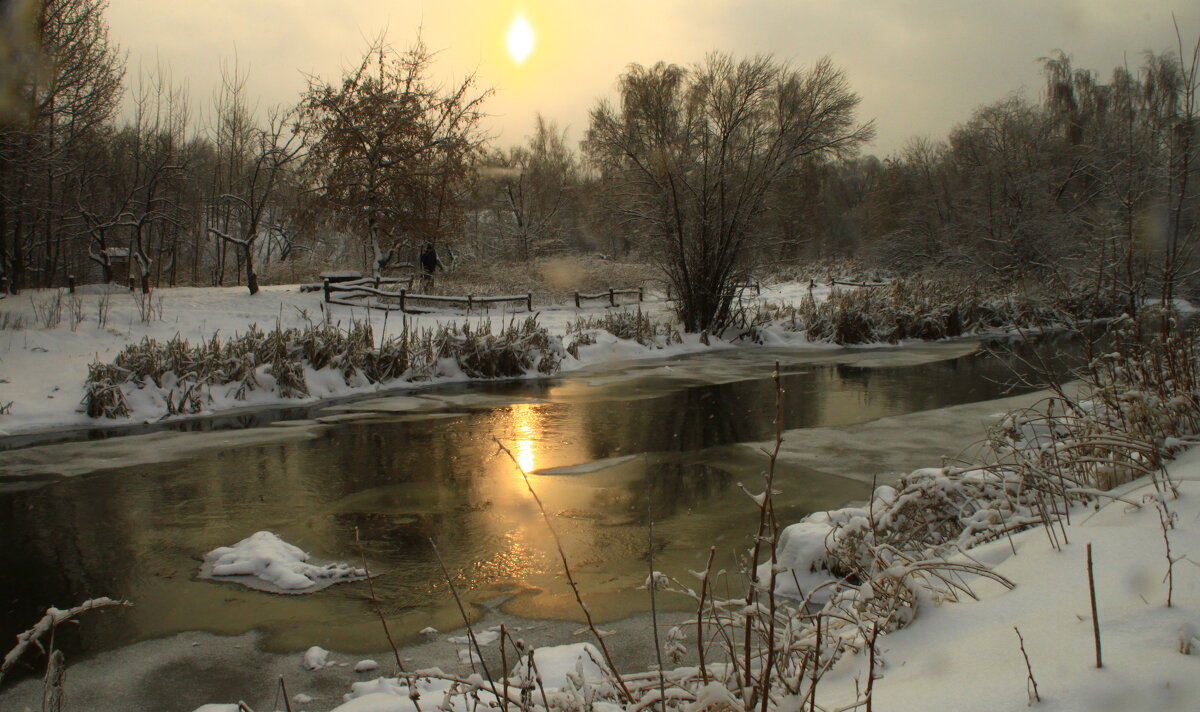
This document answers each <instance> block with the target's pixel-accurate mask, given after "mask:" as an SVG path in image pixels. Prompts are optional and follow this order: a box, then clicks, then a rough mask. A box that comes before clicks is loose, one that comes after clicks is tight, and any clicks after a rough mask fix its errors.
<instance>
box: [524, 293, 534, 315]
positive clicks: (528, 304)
mask: <svg viewBox="0 0 1200 712" xmlns="http://www.w3.org/2000/svg"><path fill="white" fill-rule="evenodd" d="M525 308H526V309H528V310H529V311H533V292H526V293H525Z"/></svg>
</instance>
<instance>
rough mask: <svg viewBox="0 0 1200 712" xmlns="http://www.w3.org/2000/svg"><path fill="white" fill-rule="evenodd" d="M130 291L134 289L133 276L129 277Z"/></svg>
mask: <svg viewBox="0 0 1200 712" xmlns="http://www.w3.org/2000/svg"><path fill="white" fill-rule="evenodd" d="M129 291H131V292H132V291H133V277H130V278H129Z"/></svg>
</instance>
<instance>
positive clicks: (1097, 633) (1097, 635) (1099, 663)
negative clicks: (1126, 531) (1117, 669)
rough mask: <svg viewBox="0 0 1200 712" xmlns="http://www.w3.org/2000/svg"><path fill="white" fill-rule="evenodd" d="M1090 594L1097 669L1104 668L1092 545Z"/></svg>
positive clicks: (1089, 567)
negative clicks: (1101, 654)
mask: <svg viewBox="0 0 1200 712" xmlns="http://www.w3.org/2000/svg"><path fill="white" fill-rule="evenodd" d="M1087 573H1088V593H1089V594H1090V595H1091V599H1092V637H1093V639H1094V640H1095V641H1096V667H1098V668H1102V667H1104V662H1103V660H1102V659H1101V657H1100V617H1099V616H1098V615H1097V613H1096V576H1095V572H1094V570H1093V568H1092V543H1091V542H1090V541H1089V542H1088V545H1087Z"/></svg>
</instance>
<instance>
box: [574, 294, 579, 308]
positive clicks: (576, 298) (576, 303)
mask: <svg viewBox="0 0 1200 712" xmlns="http://www.w3.org/2000/svg"><path fill="white" fill-rule="evenodd" d="M575 308H576V309H578V308H579V292H575Z"/></svg>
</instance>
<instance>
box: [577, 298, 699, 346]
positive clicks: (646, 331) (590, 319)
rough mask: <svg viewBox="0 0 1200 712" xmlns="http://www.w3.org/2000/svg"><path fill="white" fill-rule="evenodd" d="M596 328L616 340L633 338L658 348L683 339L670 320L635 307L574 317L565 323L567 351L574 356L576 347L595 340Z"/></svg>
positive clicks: (587, 344)
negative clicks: (598, 314)
mask: <svg viewBox="0 0 1200 712" xmlns="http://www.w3.org/2000/svg"><path fill="white" fill-rule="evenodd" d="M597 331H607V332H608V333H610V334H612V335H613V336H615V337H617V338H618V339H626V340H628V341H636V342H637V343H639V344H641V345H642V346H646V347H657V348H662V347H663V346H665V345H668V344H677V343H680V342H681V341H682V340H683V337H682V336H681V335H680V333H679V329H678V327H677V326H676V325H675V324H674V323H672V322H669V321H665V320H659V319H654V318H652V317H651V316H650V315H649V314H647V313H645V312H643V311H642V310H641V307H638V308H637V309H636V310H629V309H622V310H620V311H607V312H605V313H604V314H602V315H600V316H580V317H577V318H576V319H575V321H573V322H571V323H570V324H568V325H567V333H566V341H567V351H568V352H569V353H570V354H571V355H573V356H578V355H579V347H580V346H589V345H591V344H594V343H596V336H595V334H596V332H597Z"/></svg>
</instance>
